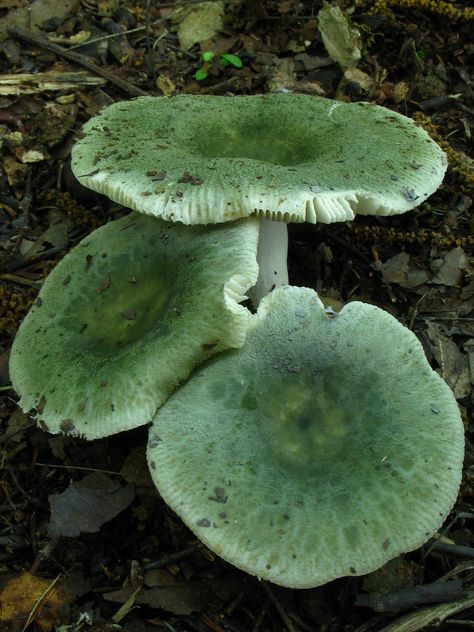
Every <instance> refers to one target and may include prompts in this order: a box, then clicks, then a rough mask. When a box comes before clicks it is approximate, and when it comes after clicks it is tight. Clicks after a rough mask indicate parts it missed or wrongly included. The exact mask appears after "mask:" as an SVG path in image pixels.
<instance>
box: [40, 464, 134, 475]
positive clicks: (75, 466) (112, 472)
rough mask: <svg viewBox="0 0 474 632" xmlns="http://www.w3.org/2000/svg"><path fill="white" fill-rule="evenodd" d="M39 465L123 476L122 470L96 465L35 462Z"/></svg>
mask: <svg viewBox="0 0 474 632" xmlns="http://www.w3.org/2000/svg"><path fill="white" fill-rule="evenodd" d="M36 465H39V466H40V467H52V468H54V469H58V470H85V471H86V472H100V473H101V474H114V475H115V476H121V477H122V478H123V474H122V473H121V472H114V471H113V470H101V469H97V468H95V467H82V466H80V465H55V464H54V463H35V466H36Z"/></svg>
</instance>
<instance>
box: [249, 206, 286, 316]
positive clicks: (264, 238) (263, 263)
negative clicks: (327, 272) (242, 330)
mask: <svg viewBox="0 0 474 632" xmlns="http://www.w3.org/2000/svg"><path fill="white" fill-rule="evenodd" d="M287 259H288V227H287V225H286V223H285V222H275V221H272V220H270V219H266V218H261V219H260V233H259V240H258V249H257V262H258V266H259V270H258V279H257V283H256V284H255V285H254V286H253V287H252V288H251V289H250V290H249V291H248V296H249V298H250V300H251V301H252V303H253V305H254V307H258V305H259V303H260V301H261V299H262V298H263V297H264V296H266V295H267V294H269V293H270V292H271V291H272V290H274V289H275V288H277V287H281V286H282V285H288V264H287Z"/></svg>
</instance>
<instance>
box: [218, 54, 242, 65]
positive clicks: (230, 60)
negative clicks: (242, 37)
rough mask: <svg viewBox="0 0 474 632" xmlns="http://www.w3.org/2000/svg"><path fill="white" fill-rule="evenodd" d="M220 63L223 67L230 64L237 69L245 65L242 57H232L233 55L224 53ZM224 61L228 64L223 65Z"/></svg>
mask: <svg viewBox="0 0 474 632" xmlns="http://www.w3.org/2000/svg"><path fill="white" fill-rule="evenodd" d="M219 61H220V63H221V64H222V66H227V65H228V64H231V65H232V66H235V68H242V66H243V65H244V64H243V62H242V60H241V59H240V57H239V56H238V55H232V53H224V55H221V56H220V60H219ZM224 61H225V62H226V63H223V62H224Z"/></svg>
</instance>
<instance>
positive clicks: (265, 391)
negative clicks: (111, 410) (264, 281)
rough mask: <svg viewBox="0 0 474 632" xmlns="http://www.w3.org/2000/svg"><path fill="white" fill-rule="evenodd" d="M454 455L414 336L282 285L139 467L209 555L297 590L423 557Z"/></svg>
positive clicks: (369, 312)
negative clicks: (413, 553) (418, 551)
mask: <svg viewBox="0 0 474 632" xmlns="http://www.w3.org/2000/svg"><path fill="white" fill-rule="evenodd" d="M387 340H390V345H387V344H386V341H387ZM178 420H179V421H178ZM463 446H464V439H463V425H462V422H461V417H460V413H459V410H458V407H457V404H456V401H455V399H454V396H453V394H452V392H451V391H450V389H449V387H448V386H447V385H446V384H445V382H443V380H442V379H441V378H440V377H439V376H438V374H437V373H435V372H434V371H433V370H432V369H431V368H430V366H429V364H428V362H427V360H426V358H425V356H424V352H423V349H422V347H421V345H420V343H419V342H418V340H417V339H416V337H415V335H414V334H413V333H412V332H410V331H409V330H408V329H406V328H405V327H404V326H402V325H401V324H400V323H399V322H398V321H397V320H396V319H395V318H393V317H392V316H390V315H389V314H388V313H386V312H384V311H383V310H381V309H379V308H377V307H374V306H372V305H366V304H363V303H358V302H354V303H350V304H348V305H347V306H346V307H344V308H343V309H342V311H341V312H340V313H337V314H335V313H328V312H327V311H325V309H324V307H323V306H322V304H321V302H320V301H319V299H318V297H317V295H316V294H315V293H314V292H313V291H312V290H308V289H306V288H292V287H285V288H280V289H277V290H275V291H274V292H273V293H272V294H270V295H269V296H268V297H266V298H265V299H264V300H263V301H262V303H261V304H260V308H259V311H258V313H257V316H256V318H255V321H254V324H253V327H252V328H251V329H250V331H249V334H248V336H247V340H246V342H245V344H244V346H243V347H242V348H241V349H240V350H238V351H228V352H225V353H223V354H221V355H220V356H216V357H215V358H213V359H211V360H210V361H209V362H207V363H206V365H204V366H202V367H200V368H199V369H198V370H197V371H196V372H195V373H194V374H193V376H192V377H191V378H190V379H189V381H188V382H187V383H186V384H185V385H184V386H183V387H182V388H181V389H180V390H179V391H178V392H176V393H175V394H173V395H172V397H171V398H170V399H169V400H168V401H167V402H166V403H165V404H164V406H163V407H162V408H161V409H160V410H159V411H158V412H157V415H156V417H155V419H154V423H153V426H152V431H151V434H150V442H149V447H148V460H149V465H150V470H151V474H152V476H153V479H154V481H155V484H156V485H157V487H158V489H159V491H160V493H161V495H162V496H163V498H164V500H165V501H166V502H167V503H168V504H169V505H170V506H171V507H172V508H173V509H174V510H175V511H176V512H177V513H178V514H179V515H180V516H181V517H182V519H183V520H184V522H186V524H187V525H188V526H189V527H190V528H191V529H192V531H194V533H196V534H197V535H198V537H199V538H200V539H201V540H202V541H203V542H204V543H205V544H206V545H207V546H208V547H210V548H211V549H212V550H213V551H215V552H216V553H218V554H219V555H220V556H222V557H223V558H224V559H226V560H228V561H230V562H231V563H233V564H235V565H236V566H238V567H240V568H242V569H244V570H246V571H247V572H249V573H252V574H254V575H257V576H259V577H262V578H265V579H268V580H270V581H273V582H275V583H277V584H281V585H284V586H290V587H294V588H303V587H310V586H318V585H321V584H324V583H326V582H328V581H330V580H333V579H335V578H337V577H341V576H345V575H361V574H364V573H368V572H370V571H372V570H374V569H376V568H378V567H380V566H382V565H383V564H384V563H385V562H386V561H387V560H389V559H391V558H393V557H395V556H397V555H399V554H400V553H402V552H406V551H410V550H412V549H415V548H417V547H419V546H420V545H421V544H423V543H424V542H425V541H426V540H427V539H428V538H429V537H430V536H431V535H432V534H433V533H434V532H435V531H436V530H437V529H438V528H439V527H440V525H441V524H442V522H443V520H444V519H445V517H446V516H447V514H448V512H449V511H450V509H451V507H452V505H453V504H454V502H455V499H456V496H457V492H458V487H459V484H460V479H461V468H462V462H463Z"/></svg>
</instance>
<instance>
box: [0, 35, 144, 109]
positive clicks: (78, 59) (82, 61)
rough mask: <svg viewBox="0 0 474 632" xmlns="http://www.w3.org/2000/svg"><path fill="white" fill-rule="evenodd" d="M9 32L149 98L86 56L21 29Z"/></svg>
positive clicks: (125, 88) (133, 93)
mask: <svg viewBox="0 0 474 632" xmlns="http://www.w3.org/2000/svg"><path fill="white" fill-rule="evenodd" d="M8 32H9V34H10V35H11V36H12V37H16V38H17V39H19V40H22V41H23V42H27V43H28V44H33V46H39V47H40V48H44V49H45V50H49V51H50V52H52V53H55V54H56V55H59V56H60V57H64V59H67V60H69V61H72V62H74V63H76V64H79V65H80V66H82V67H83V68H86V69H87V70H89V71H90V72H93V73H94V74H96V75H99V76H100V77H103V78H104V79H107V81H110V83H113V84H114V85H115V86H117V87H118V88H120V89H121V90H123V91H124V92H127V93H128V94H130V95H131V96H133V97H140V96H149V93H148V92H146V91H145V90H142V89H141V88H137V87H136V86H134V85H133V84H131V83H130V82H129V81H126V80H125V79H121V78H120V77H117V75H115V74H114V73H112V72H109V71H108V70H105V68H102V67H101V66H96V65H95V64H93V63H92V62H91V61H89V60H88V59H87V58H86V57H84V55H80V54H79V53H72V52H71V51H67V50H65V49H64V48H62V47H61V46H58V45H57V44H52V43H51V42H49V41H48V40H45V39H43V38H41V37H36V36H35V35H31V33H26V32H25V31H23V30H22V29H19V28H9V29H8Z"/></svg>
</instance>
